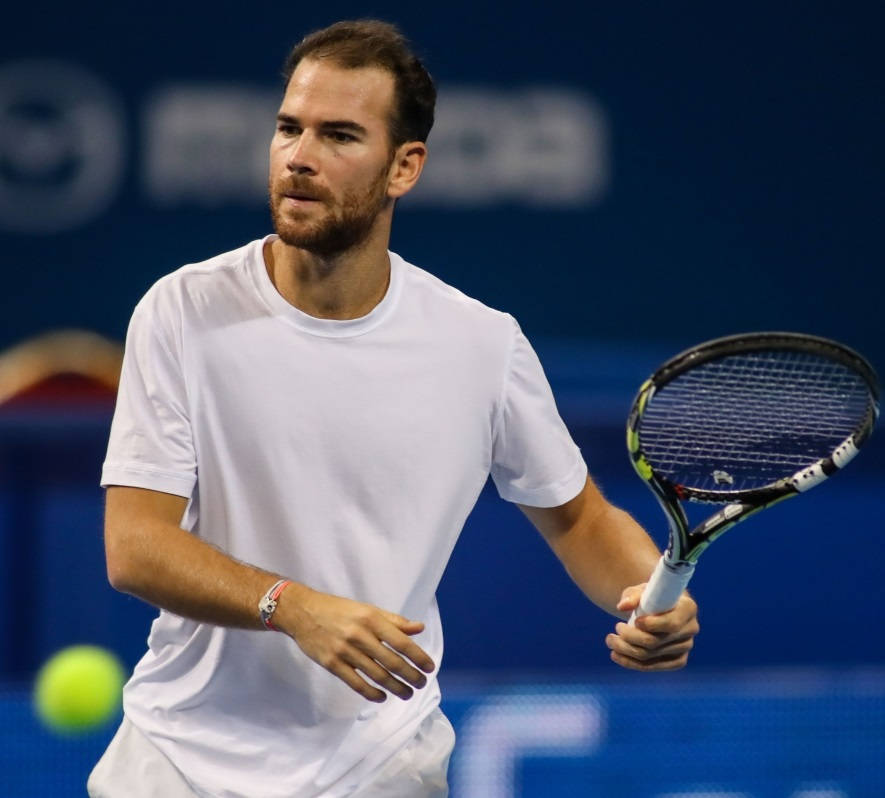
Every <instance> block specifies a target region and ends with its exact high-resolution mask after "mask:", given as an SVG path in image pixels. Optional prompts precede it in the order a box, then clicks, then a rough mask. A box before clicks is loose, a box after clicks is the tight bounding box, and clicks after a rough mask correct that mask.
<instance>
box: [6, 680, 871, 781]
mask: <svg viewBox="0 0 885 798" xmlns="http://www.w3.org/2000/svg"><path fill="white" fill-rule="evenodd" d="M444 686H445V692H446V695H447V698H446V699H445V700H444V704H443V706H444V709H445V710H446V712H447V714H448V715H449V717H450V719H451V720H452V722H453V724H454V725H455V729H456V732H457V734H458V743H457V746H456V753H455V755H454V757H453V759H452V764H451V769H450V772H449V776H450V783H451V787H452V793H451V794H452V798H565V797H566V796H574V798H578V796H581V797H583V796H599V797H600V798H677V796H678V798H881V796H882V795H885V767H883V764H882V763H883V754H885V673H882V672H878V673H874V672H861V671H857V672H836V671H820V670H819V671H815V670H807V669H806V670H802V671H787V670H780V671H772V672H764V673H763V672H757V673H731V674H718V675H717V674H711V673H708V674H705V675H702V676H699V675H697V674H684V675H680V676H676V677H675V678H674V677H666V678H664V677H661V678H653V679H649V678H647V677H646V678H644V679H643V680H642V681H641V682H639V681H636V680H629V679H627V680H625V679H621V678H618V679H616V680H607V681H605V682H586V681H584V682H579V681H575V682H572V681H556V682H553V681H550V680H547V681H545V682H542V681H537V680H535V681H531V680H512V679H508V678H507V677H506V676H503V675H499V676H498V677H496V678H494V679H490V678H489V677H488V675H486V676H485V677H482V676H477V677H465V676H464V675H461V676H458V677H452V678H450V679H448V680H446V684H445V685H444ZM111 733H112V729H105V730H103V731H101V732H99V733H94V734H90V735H86V736H82V737H68V738H66V737H59V736H57V735H54V734H51V733H49V732H47V731H45V730H44V729H43V728H42V727H40V725H39V724H38V722H37V721H36V719H35V718H34V716H33V713H32V711H31V707H30V700H29V695H28V690H27V687H26V686H24V685H20V686H18V687H15V686H9V685H7V686H5V687H3V688H0V795H2V796H4V798H6V797H7V796H8V797H9V798H13V797H15V798H44V796H46V797H48V796H52V798H67V796H71V797H72V798H73V796H82V795H84V786H83V785H84V783H85V779H86V776H87V774H88V772H89V770H90V768H91V767H92V764H93V763H94V762H95V760H96V759H97V758H98V756H99V755H100V753H101V751H102V750H103V747H104V745H105V744H106V743H107V741H108V739H109V737H110V735H111Z"/></svg>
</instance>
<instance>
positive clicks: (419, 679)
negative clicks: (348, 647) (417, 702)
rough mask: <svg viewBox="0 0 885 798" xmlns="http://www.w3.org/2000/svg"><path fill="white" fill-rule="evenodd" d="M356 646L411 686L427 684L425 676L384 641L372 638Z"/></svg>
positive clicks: (418, 686)
mask: <svg viewBox="0 0 885 798" xmlns="http://www.w3.org/2000/svg"><path fill="white" fill-rule="evenodd" d="M357 648H359V649H360V650H361V651H362V652H363V653H364V654H366V655H367V656H369V657H371V658H372V659H373V660H375V661H376V662H378V663H379V664H380V665H381V666H382V667H384V668H385V669H386V670H387V671H389V672H390V673H392V674H394V675H396V676H399V677H400V678H401V679H403V680H404V681H406V682H408V683H409V684H410V685H412V686H413V687H417V688H421V687H424V686H425V685H426V684H427V677H426V676H425V675H424V674H423V673H421V671H419V670H417V669H416V668H414V667H413V666H412V665H411V664H410V663H409V662H407V661H406V660H405V659H403V658H402V657H401V656H400V655H399V654H397V653H396V652H395V651H393V650H392V649H391V648H389V647H388V646H387V645H386V644H385V643H383V642H378V641H374V640H373V641H368V642H365V643H359V644H357Z"/></svg>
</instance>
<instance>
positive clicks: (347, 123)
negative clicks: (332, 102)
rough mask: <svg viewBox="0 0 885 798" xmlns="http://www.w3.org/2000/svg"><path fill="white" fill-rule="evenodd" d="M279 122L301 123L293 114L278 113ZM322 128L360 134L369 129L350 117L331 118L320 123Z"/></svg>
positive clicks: (288, 123)
mask: <svg viewBox="0 0 885 798" xmlns="http://www.w3.org/2000/svg"><path fill="white" fill-rule="evenodd" d="M277 122H282V123H283V124H286V125H300V124H301V123H300V122H299V121H298V117H296V116H292V115H291V114H285V113H282V112H280V113H278V114H277ZM320 129H321V130H350V131H351V132H353V133H358V134H360V135H363V136H364V135H365V134H366V133H367V132H368V131H367V130H366V128H364V127H363V126H362V125H361V124H359V123H358V122H354V121H352V120H350V119H330V120H329V121H328V122H321V123H320Z"/></svg>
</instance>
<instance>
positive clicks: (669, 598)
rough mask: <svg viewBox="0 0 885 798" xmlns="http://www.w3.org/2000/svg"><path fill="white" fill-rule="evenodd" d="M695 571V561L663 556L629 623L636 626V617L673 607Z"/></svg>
mask: <svg viewBox="0 0 885 798" xmlns="http://www.w3.org/2000/svg"><path fill="white" fill-rule="evenodd" d="M693 573H694V563H690V562H675V563H674V562H668V561H667V560H666V559H665V558H664V557H661V559H660V560H658V564H657V565H656V566H655V569H654V571H652V574H651V577H650V578H649V580H648V584H647V585H646V586H645V590H643V591H642V598H640V599H639V606H638V607H637V608H636V609H635V610H633V614H632V615H631V616H630V620H629V621H627V623H628V624H630V626H635V625H636V619H637V618H641V617H642V616H643V615H654V614H655V613H658V612H666V611H667V610H671V609H673V607H675V606H676V602H677V601H679V597H680V596H681V595H682V591H683V590H685V587H686V585H687V584H688V582H689V580H690V579H691V576H692V574H693Z"/></svg>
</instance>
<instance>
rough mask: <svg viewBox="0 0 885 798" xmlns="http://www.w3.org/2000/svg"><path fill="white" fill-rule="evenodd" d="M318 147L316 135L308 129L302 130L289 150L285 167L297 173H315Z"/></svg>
mask: <svg viewBox="0 0 885 798" xmlns="http://www.w3.org/2000/svg"><path fill="white" fill-rule="evenodd" d="M318 147H319V142H318V141H317V138H316V136H315V135H314V134H313V133H311V132H310V131H309V130H305V131H302V133H301V134H300V135H299V136H298V138H297V140H296V141H294V142H293V144H292V147H291V149H290V150H289V157H288V158H287V159H286V167H287V168H288V169H289V171H292V172H297V173H298V174H316V172H317V157H318Z"/></svg>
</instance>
